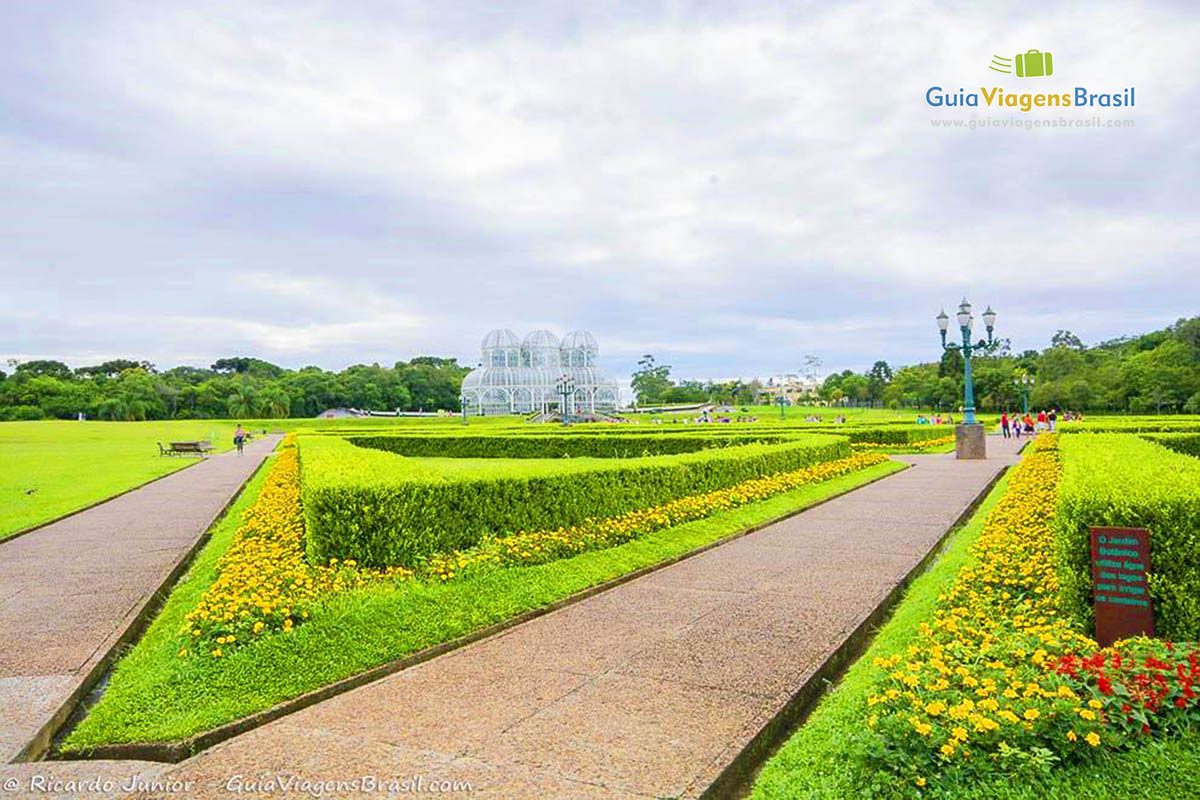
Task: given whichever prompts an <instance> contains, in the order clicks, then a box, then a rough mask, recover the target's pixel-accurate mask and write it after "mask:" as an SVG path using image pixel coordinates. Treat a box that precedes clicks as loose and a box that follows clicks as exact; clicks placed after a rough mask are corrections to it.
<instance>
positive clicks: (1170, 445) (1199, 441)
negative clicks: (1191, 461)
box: [1142, 432, 1200, 457]
mask: <svg viewBox="0 0 1200 800" xmlns="http://www.w3.org/2000/svg"><path fill="white" fill-rule="evenodd" d="M1142 438H1143V439H1146V440H1148V441H1151V442H1157V443H1158V444H1161V445H1162V446H1163V447H1165V448H1167V449H1168V450H1174V451H1175V452H1176V453H1183V454H1184V455H1185V456H1196V457H1200V432H1197V433H1147V434H1143V435H1142Z"/></svg>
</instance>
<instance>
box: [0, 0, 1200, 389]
mask: <svg viewBox="0 0 1200 800" xmlns="http://www.w3.org/2000/svg"><path fill="white" fill-rule="evenodd" d="M984 6H985V4H979V3H975V2H963V3H933V2H914V3H906V4H901V3H891V2H888V3H884V2H879V3H842V2H838V3H829V2H820V3H804V2H797V1H796V0H790V1H789V2H785V3H779V4H778V5H776V4H772V3H768V2H762V1H761V0H757V1H756V2H753V3H749V2H747V3H745V4H743V7H742V8H741V9H740V10H739V9H738V5H737V4H735V3H732V2H728V1H724V0H723V1H721V2H670V3H664V4H661V5H658V4H655V3H651V2H645V1H644V0H630V2H605V0H596V1H595V2H588V3H563V2H552V1H551V0H543V1H542V2H524V3H522V2H511V3H496V2H485V1H482V0H481V1H480V2H473V1H468V0H455V2H444V1H443V2H411V3H406V2H384V1H383V0H380V1H379V2H355V1H353V0H342V1H341V2H328V3H323V2H307V1H305V0H288V2H280V3H268V2H248V1H247V0H237V1H236V2H228V3H225V2H196V1H194V0H193V2H187V3H172V2H154V3H149V2H129V3H125V2H117V1H115V0H105V1H104V2H97V3H94V4H93V3H86V2H52V1H51V0H40V1H39V2H16V1H14V2H3V3H0V167H2V169H3V180H2V181H0V358H14V357H15V358H21V359H29V358H40V357H52V358H59V359H62V360H65V361H67V362H68V363H70V364H72V365H76V366H77V365H80V364H84V363H91V362H96V361H97V360H100V359H104V358H109V357H133V358H148V359H150V360H152V361H154V362H156V363H157V364H159V365H160V366H162V367H166V366H171V365H175V364H181V363H187V364H196V365H207V364H208V363H211V361H212V360H214V359H215V358H218V357H221V356H227V355H234V354H245V355H256V356H259V357H262V358H265V359H268V360H271V361H274V362H276V363H280V364H284V365H287V366H293V367H298V366H303V365H305V364H317V365H320V366H323V367H327V368H334V369H340V368H342V367H344V366H346V365H348V364H352V363H358V362H367V363H369V362H373V361H379V362H381V363H385V364H389V363H391V362H392V361H395V360H397V359H407V358H410V357H412V356H414V355H418V354H444V355H453V356H458V357H460V358H461V359H463V360H464V361H467V362H474V361H475V360H476V359H477V358H478V341H479V339H480V337H481V336H482V335H483V334H484V332H486V331H487V330H488V329H489V328H493V327H509V328H512V329H514V330H516V331H517V332H518V333H521V334H523V333H524V332H526V331H528V330H531V329H534V328H540V327H545V328H549V329H551V330H553V331H555V332H557V333H559V334H561V333H563V332H565V331H567V330H570V329H573V328H587V329H590V330H591V331H593V332H594V333H595V334H596V335H597V337H598V339H599V341H600V345H601V353H602V356H603V360H604V361H605V362H606V363H607V365H608V366H609V367H611V368H612V369H613V371H614V372H616V373H618V374H622V375H627V374H628V372H629V371H630V369H631V368H632V366H633V363H634V361H635V360H636V358H637V356H638V355H639V354H641V353H646V352H649V353H654V354H655V355H656V356H657V357H658V358H659V360H660V361H662V362H665V363H669V364H672V365H674V367H675V373H676V374H677V375H679V376H682V377H727V376H752V375H767V374H772V373H778V372H783V371H794V370H796V369H797V368H798V367H799V365H800V363H801V361H802V357H803V355H804V354H805V353H815V354H818V355H819V356H820V357H822V358H823V359H824V362H825V364H826V367H827V368H839V369H840V368H844V367H850V368H854V369H865V368H866V367H869V366H870V364H871V363H872V362H873V361H874V360H875V359H877V358H885V359H887V360H889V361H891V362H892V363H894V364H897V363H906V362H911V361H916V360H929V359H931V358H933V357H936V356H937V341H936V338H935V328H934V325H933V316H934V315H935V314H936V313H937V311H938V309H939V308H940V307H941V306H943V305H944V306H946V307H947V308H948V309H949V310H951V311H953V305H954V304H955V303H956V302H957V301H958V300H959V298H960V297H961V296H962V295H963V294H964V293H966V294H967V295H968V296H969V297H970V299H971V300H973V301H974V302H976V303H977V304H979V305H980V306H981V307H982V305H984V304H986V303H991V304H992V305H993V306H994V307H995V308H996V309H997V310H998V311H999V312H1000V322H999V329H1000V330H999V332H1000V333H1001V334H1003V335H1005V336H1011V337H1012V339H1013V341H1014V345H1015V346H1016V347H1017V348H1018V349H1024V348H1027V347H1039V348H1040V347H1044V346H1046V345H1047V343H1048V339H1049V337H1050V335H1051V334H1052V333H1053V332H1054V331H1055V330H1056V329H1057V328H1068V329H1071V330H1074V331H1075V332H1076V333H1077V334H1079V335H1080V336H1081V337H1082V338H1083V339H1084V340H1085V341H1088V342H1095V341H1097V340H1100V339H1105V338H1110V337H1113V336H1117V335H1121V334H1124V333H1130V332H1139V331H1144V330H1148V329H1151V328H1155V327H1160V326H1162V325H1164V324H1166V323H1169V322H1171V321H1173V320H1175V319H1176V318H1178V317H1180V316H1185V315H1188V316H1190V315H1194V314H1197V313H1200V302H1197V301H1198V299H1200V268H1198V264H1197V255H1200V242H1198V237H1197V234H1198V229H1200V224H1198V218H1197V211H1198V206H1200V201H1198V199H1197V198H1200V193H1198V192H1197V191H1196V186H1197V185H1200V166H1198V164H1200V144H1198V142H1200V136H1198V131H1200V125H1198V124H1197V123H1200V118H1198V116H1200V112H1198V111H1197V109H1200V66H1198V65H1197V63H1196V58H1195V44H1196V42H1197V41H1200V10H1198V9H1197V8H1196V7H1195V5H1194V4H1192V3H1178V4H1158V5H1156V4H1152V3H1140V2H1139V3H1128V4H1124V3H1106V4H1103V5H1102V6H1101V5H1100V4H1088V6H1084V5H1083V4H1078V3H1070V4H1063V5H1061V6H1058V7H1056V6H1055V5H1054V4H1052V3H1030V2H1019V3H989V4H986V8H985V7H984ZM1031 48H1036V49H1040V50H1045V51H1050V52H1052V53H1053V57H1054V75H1053V76H1052V77H1048V78H1039V79H1031V78H1025V79H1020V78H1017V77H1015V76H1010V75H1000V74H997V73H995V72H991V71H989V69H988V64H989V62H990V60H991V57H992V55H994V54H998V55H1002V56H1012V55H1014V54H1015V53H1018V52H1024V51H1026V50H1029V49H1031ZM934 85H937V86H942V87H944V88H946V89H947V90H950V91H955V92H956V91H957V90H958V89H959V88H966V89H967V90H968V91H978V89H979V87H990V86H1001V87H1002V88H1004V89H1005V91H1013V92H1020V91H1043V92H1056V93H1057V92H1072V91H1073V90H1074V87H1076V86H1082V87H1086V88H1087V89H1088V91H1089V92H1112V91H1119V90H1123V89H1125V88H1127V87H1130V86H1132V87H1136V106H1135V107H1134V108H1132V109H1123V108H1122V109H1112V108H1097V109H1094V110H1090V111H1084V110H1081V109H1069V110H1067V111H1066V112H1063V111H1061V110H1059V109H1052V110H1044V109H1039V110H1036V111H1035V112H1032V113H1029V114H1022V113H1020V112H1019V111H1014V110H1012V109H1004V110H995V109H990V110H989V109H987V108H968V109H960V108H954V109H946V108H941V109H935V108H931V107H929V106H928V105H927V104H926V102H925V93H926V90H927V89H928V88H929V87H930V86H934ZM1092 117H1100V118H1101V121H1102V124H1103V125H1106V124H1107V123H1108V122H1109V121H1118V122H1120V121H1123V120H1128V121H1129V122H1130V123H1131V126H1128V127H1119V128H1113V127H1092V128H1072V129H1064V128H1053V129H1051V128H1047V129H1035V130H1025V129H1024V128H1018V129H1014V128H1012V127H1008V128H995V127H993V128H979V129H976V130H970V129H969V128H965V127H964V128H953V127H949V128H947V127H936V128H935V127H934V125H933V121H934V120H953V119H959V120H967V121H969V120H991V121H996V122H999V121H1003V120H1009V121H1011V120H1017V119H1020V120H1022V122H1023V121H1024V120H1029V119H1045V120H1049V119H1057V118H1070V119H1072V120H1083V119H1090V118H1092Z"/></svg>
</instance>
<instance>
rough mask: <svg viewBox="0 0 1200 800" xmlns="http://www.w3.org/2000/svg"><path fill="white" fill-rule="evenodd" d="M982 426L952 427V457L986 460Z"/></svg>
mask: <svg viewBox="0 0 1200 800" xmlns="http://www.w3.org/2000/svg"><path fill="white" fill-rule="evenodd" d="M985 433H986V432H985V431H984V428H983V426H982V425H980V424H979V423H974V424H971V425H967V424H962V425H955V426H954V457H955V458H958V459H980V458H987V438H986V436H985Z"/></svg>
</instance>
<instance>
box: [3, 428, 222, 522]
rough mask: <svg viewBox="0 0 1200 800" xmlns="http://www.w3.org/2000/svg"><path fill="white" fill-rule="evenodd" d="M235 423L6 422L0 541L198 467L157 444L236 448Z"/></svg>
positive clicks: (4, 429) (192, 461)
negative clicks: (204, 443) (166, 454)
mask: <svg viewBox="0 0 1200 800" xmlns="http://www.w3.org/2000/svg"><path fill="white" fill-rule="evenodd" d="M235 427H236V423H233V422H225V421H217V420H186V421H177V422H70V421H39V422H5V423H3V424H0V539H4V538H7V537H8V536H11V535H13V534H15V533H18V532H20V531H23V530H26V529H28V528H31V527H34V526H36V525H40V524H43V523H45V522H48V521H50V520H53V519H57V518H58V517H61V516H63V515H64V514H69V513H71V512H72V511H77V510H79V509H81V508H84V507H86V506H89V505H91V504H93V503H98V502H100V501H101V500H104V499H105V498H108V497H112V496H113V495H115V494H119V493H121V492H123V491H126V490H128V489H132V488H133V487H135V486H138V485H140V484H143V483H145V482H146V481H149V480H153V479H154V478H158V477H161V476H163V475H166V474H167V473H170V472H174V471H175V470H178V469H182V468H183V467H186V466H187V465H188V464H191V463H194V459H189V458H164V457H162V456H160V455H159V454H158V445H157V444H156V443H157V442H163V443H164V444H165V443H167V442H170V441H173V440H174V441H183V440H197V439H208V440H210V441H212V443H213V445H214V446H215V447H216V448H217V449H218V450H228V449H230V448H231V447H232V446H233V442H232V438H233V430H234V428H235Z"/></svg>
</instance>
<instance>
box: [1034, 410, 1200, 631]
mask: <svg viewBox="0 0 1200 800" xmlns="http://www.w3.org/2000/svg"><path fill="white" fill-rule="evenodd" d="M1062 455H1063V479H1062V490H1061V493H1060V497H1059V503H1058V511H1057V514H1056V519H1055V531H1056V562H1057V564H1058V568H1059V575H1060V579H1061V582H1062V601H1063V607H1064V609H1065V610H1066V611H1067V612H1068V613H1069V614H1071V615H1073V616H1075V617H1077V618H1079V619H1083V620H1090V619H1091V618H1092V608H1091V567H1090V561H1089V558H1090V550H1089V527H1090V526H1093V525H1111V526H1116V527H1131V528H1148V529H1149V530H1150V555H1151V565H1150V570H1149V583H1150V596H1151V599H1152V600H1153V601H1154V624H1155V631H1156V633H1157V634H1158V635H1160V636H1164V637H1167V638H1173V639H1181V640H1182V639H1187V640H1195V639H1198V638H1200V462H1197V461H1196V459H1194V458H1191V457H1189V456H1184V455H1180V454H1178V453H1173V452H1171V451H1170V450H1167V449H1166V448H1165V447H1163V446H1162V445H1160V444H1156V443H1154V442H1148V441H1146V440H1145V439H1142V438H1141V437H1138V436H1131V435H1120V434H1095V435H1092V436H1064V437H1062Z"/></svg>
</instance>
